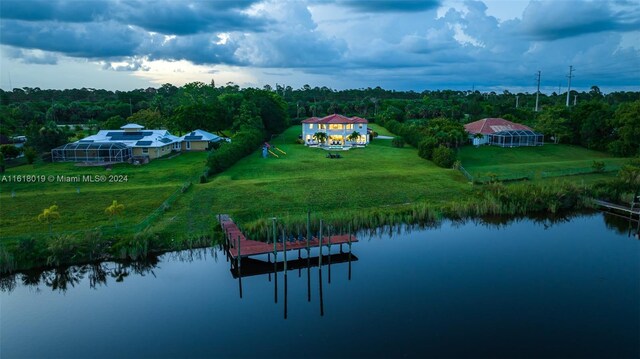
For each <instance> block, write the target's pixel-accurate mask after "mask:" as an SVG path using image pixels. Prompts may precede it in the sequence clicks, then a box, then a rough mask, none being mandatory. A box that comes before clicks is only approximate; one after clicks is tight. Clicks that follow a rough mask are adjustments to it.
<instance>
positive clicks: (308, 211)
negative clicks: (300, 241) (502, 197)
mask: <svg viewBox="0 0 640 359" xmlns="http://www.w3.org/2000/svg"><path fill="white" fill-rule="evenodd" d="M306 237H307V257H308V256H309V240H310V239H311V211H310V210H307V235H306Z"/></svg>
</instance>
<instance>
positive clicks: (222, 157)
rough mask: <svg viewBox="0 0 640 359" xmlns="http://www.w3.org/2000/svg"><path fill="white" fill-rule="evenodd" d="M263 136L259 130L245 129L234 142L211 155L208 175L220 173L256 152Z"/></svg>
mask: <svg viewBox="0 0 640 359" xmlns="http://www.w3.org/2000/svg"><path fill="white" fill-rule="evenodd" d="M263 135H264V134H263V133H262V131H260V130H257V129H250V128H244V129H243V130H241V131H239V132H238V133H237V134H236V135H235V136H234V137H233V141H232V142H228V143H223V144H222V145H221V146H220V148H218V149H217V150H216V151H212V152H211V153H210V154H209V157H208V158H207V167H208V170H207V174H208V175H209V176H211V175H214V174H217V173H220V172H222V171H224V170H226V169H227V168H229V167H231V166H232V165H233V164H235V163H236V162H238V161H239V160H240V159H241V158H243V157H245V156H247V155H249V154H250V153H251V152H253V151H255V149H256V148H257V147H258V146H260V144H261V143H262V138H263Z"/></svg>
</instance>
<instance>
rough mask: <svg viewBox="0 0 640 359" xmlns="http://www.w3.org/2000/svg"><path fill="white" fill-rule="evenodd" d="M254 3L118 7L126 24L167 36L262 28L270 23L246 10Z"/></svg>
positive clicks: (161, 2) (163, 1) (130, 4)
mask: <svg viewBox="0 0 640 359" xmlns="http://www.w3.org/2000/svg"><path fill="white" fill-rule="evenodd" d="M251 3H252V2H250V1H244V2H235V1H212V2H204V1H195V2H190V3H185V2H178V1H169V0H158V1H152V2H147V1H145V2H141V1H127V2H124V3H122V4H121V8H120V9H118V18H119V19H121V20H120V21H122V22H123V23H129V24H133V25H136V26H140V27H142V28H144V29H146V30H149V31H154V32H159V33H162V34H167V35H190V34H197V33H201V32H205V31H234V30H243V31H260V30H262V29H263V28H264V25H265V24H266V22H265V21H264V20H263V19H259V18H252V17H249V16H247V15H246V14H244V13H242V12H241V10H242V9H243V7H247V6H250V5H251Z"/></svg>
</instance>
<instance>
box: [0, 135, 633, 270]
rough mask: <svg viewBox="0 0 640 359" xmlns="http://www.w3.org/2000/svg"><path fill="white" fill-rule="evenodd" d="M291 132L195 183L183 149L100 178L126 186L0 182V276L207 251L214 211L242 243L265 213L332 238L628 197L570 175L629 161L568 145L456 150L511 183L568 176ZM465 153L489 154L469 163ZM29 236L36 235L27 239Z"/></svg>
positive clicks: (259, 232) (597, 177)
mask: <svg viewBox="0 0 640 359" xmlns="http://www.w3.org/2000/svg"><path fill="white" fill-rule="evenodd" d="M372 126H373V127H374V128H375V131H376V132H377V133H379V134H381V135H390V136H393V134H391V133H390V132H389V131H387V130H386V129H385V128H383V127H380V126H377V125H375V124H373V125H372ZM299 133H300V126H299V125H298V126H292V127H290V128H289V129H287V130H286V131H285V132H284V133H282V134H280V135H279V136H277V137H274V138H273V139H272V140H271V142H272V144H274V145H276V146H278V147H279V148H281V149H282V150H283V151H284V152H286V155H285V156H282V157H279V158H271V157H270V158H261V156H260V154H259V151H254V152H252V153H250V154H249V155H248V156H246V157H244V158H242V159H240V160H239V161H238V162H237V163H235V164H234V165H232V166H229V167H228V168H226V169H224V170H222V171H220V173H218V174H217V175H215V176H213V177H210V178H208V179H206V178H205V180H202V179H201V176H202V171H203V165H204V160H205V158H206V156H207V154H206V153H188V154H183V155H181V156H177V157H176V158H171V159H161V160H157V161H153V162H152V163H150V164H148V165H146V166H141V167H133V166H130V165H117V166H114V167H113V169H111V170H110V173H111V174H114V175H128V176H129V177H130V179H129V181H128V182H125V183H111V184H109V183H93V184H82V185H79V184H77V183H29V184H26V183H23V184H20V185H18V184H15V183H12V184H7V183H0V196H1V197H0V198H1V199H2V202H3V207H4V209H3V211H4V212H5V213H9V214H10V215H8V216H3V219H2V220H1V221H2V227H3V229H2V232H1V234H2V238H1V240H0V273H11V272H15V271H21V270H27V269H31V268H44V267H59V266H63V265H69V264H79V263H91V262H96V261H103V260H135V259H139V258H144V257H146V256H148V255H149V254H152V253H162V252H167V251H174V250H182V249H192V248H198V247H206V246H212V245H216V244H219V243H221V240H222V237H223V235H222V233H221V231H220V229H219V226H218V224H217V222H216V219H215V216H216V215H217V214H221V213H226V214H229V215H231V216H232V217H233V218H234V220H235V221H236V222H237V223H240V224H241V226H242V229H243V230H244V231H246V232H247V233H248V234H249V235H250V236H252V237H254V238H259V239H262V240H266V239H268V235H269V233H271V231H270V229H271V226H272V221H271V219H270V218H271V217H277V218H278V222H277V224H278V227H279V228H283V227H284V228H285V230H287V231H288V232H289V233H294V234H297V233H303V234H304V232H306V221H307V213H308V212H310V213H311V218H312V221H311V222H312V231H314V232H315V231H316V230H317V224H318V222H319V219H322V220H323V222H324V223H326V224H327V225H328V226H331V228H332V231H334V232H333V233H338V232H346V231H347V230H352V231H357V230H362V229H372V228H379V227H384V226H394V225H397V224H400V223H406V224H418V225H421V224H430V223H438V222H439V221H441V220H443V219H445V218H446V219H454V220H456V219H470V218H479V217H483V216H522V215H528V214H534V213H549V214H557V213H560V212H563V211H567V210H569V211H574V210H582V209H590V208H593V203H592V202H591V201H590V198H600V197H602V198H606V199H614V200H616V199H617V200H621V199H623V200H628V198H627V197H628V196H629V194H628V188H626V187H624V186H623V185H621V184H620V183H619V182H620V181H619V180H616V179H617V177H616V174H615V173H614V172H612V171H611V170H609V171H602V170H601V169H602V168H601V167H598V168H594V171H593V173H583V172H579V173H578V174H573V173H571V169H572V168H577V167H584V164H586V163H591V162H593V161H596V160H597V161H599V162H603V163H604V164H605V166H607V167H610V166H623V163H624V161H627V160H628V159H625V158H615V157H611V156H608V155H605V154H603V153H601V152H596V151H587V150H584V149H581V148H577V147H575V146H564V145H549V146H548V147H546V146H545V148H544V151H545V156H541V158H539V159H537V162H536V163H535V164H534V163H532V161H533V159H532V158H533V156H532V155H531V154H530V152H527V151H531V150H536V149H537V148H534V149H524V148H523V149H520V148H515V149H493V148H489V149H485V148H479V149H476V148H473V147H463V148H462V150H461V151H459V153H458V157H459V160H460V161H461V162H462V164H463V165H465V164H467V163H469V164H470V165H469V166H468V168H472V169H473V170H474V171H476V172H477V173H485V171H487V172H489V171H490V172H491V173H497V174H500V171H501V170H503V169H504V171H509V174H514V173H515V174H516V175H517V172H518V171H526V170H527V169H528V168H531V166H533V167H536V166H537V167H536V168H539V169H544V168H547V167H553V168H554V169H556V170H558V169H559V170H566V171H567V172H566V174H563V172H559V173H560V175H558V176H556V177H552V178H536V176H532V177H533V178H531V177H528V179H527V180H524V181H517V182H501V181H499V180H498V179H495V180H490V181H487V182H486V183H485V184H473V183H470V182H469V181H468V179H467V178H465V176H464V175H463V174H462V173H461V172H460V171H458V170H456V169H445V168H440V167H437V166H436V165H434V164H433V163H432V162H430V161H426V160H424V159H421V158H420V157H419V156H418V155H417V152H418V150H417V149H416V148H415V147H411V146H403V147H395V146H393V145H392V141H391V140H384V139H375V140H373V141H372V143H371V144H370V145H369V146H368V147H367V148H358V149H351V150H349V151H344V153H343V155H342V158H341V159H338V160H328V159H326V151H325V150H323V149H319V148H308V147H305V146H303V145H300V144H296V139H297V138H298V135H299ZM476 151H491V152H492V153H491V154H489V155H487V156H485V157H478V156H476V155H477V154H478V152H476ZM517 151H519V152H517ZM474 156H475V157H474ZM501 158H503V159H504V163H503V166H504V167H503V169H501V167H500V162H499V161H500V159H501ZM518 158H520V159H518ZM492 160H493V161H492ZM483 161H484V162H483ZM545 161H546V162H545ZM489 162H492V163H489ZM483 166H487V167H490V169H489V170H487V169H483ZM104 171H105V170H104V169H103V168H92V169H87V168H81V167H75V166H73V165H71V164H36V165H26V166H19V167H15V168H11V169H8V171H7V172H6V173H5V175H26V174H38V175H39V174H46V175H57V174H67V175H69V176H74V175H76V174H78V175H79V174H94V173H101V174H102V173H104ZM45 172H46V173H45ZM567 174H572V175H567ZM199 179H200V180H199ZM14 196H15V198H14ZM625 196H626V197H625ZM113 201H117V202H118V204H121V205H123V206H124V208H123V209H122V213H121V214H119V215H118V216H117V218H116V217H114V216H107V215H106V214H105V213H104V211H105V208H106V207H107V206H109V205H110V204H112V203H113ZM54 204H55V205H57V206H58V207H57V208H56V209H57V213H58V214H59V218H58V219H54V218H52V222H50V223H42V222H38V220H37V217H38V215H39V214H41V212H42V211H43V209H45V208H50V206H52V205H54ZM34 228H39V229H40V230H39V231H38V232H40V233H34ZM83 228H89V229H83ZM49 230H51V232H49Z"/></svg>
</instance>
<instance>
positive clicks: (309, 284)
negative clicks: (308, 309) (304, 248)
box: [307, 252, 311, 302]
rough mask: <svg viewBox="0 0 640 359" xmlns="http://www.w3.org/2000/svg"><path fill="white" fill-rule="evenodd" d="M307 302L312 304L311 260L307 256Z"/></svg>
mask: <svg viewBox="0 0 640 359" xmlns="http://www.w3.org/2000/svg"><path fill="white" fill-rule="evenodd" d="M307 254H309V252H307ZM307 302H311V258H309V256H307Z"/></svg>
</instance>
